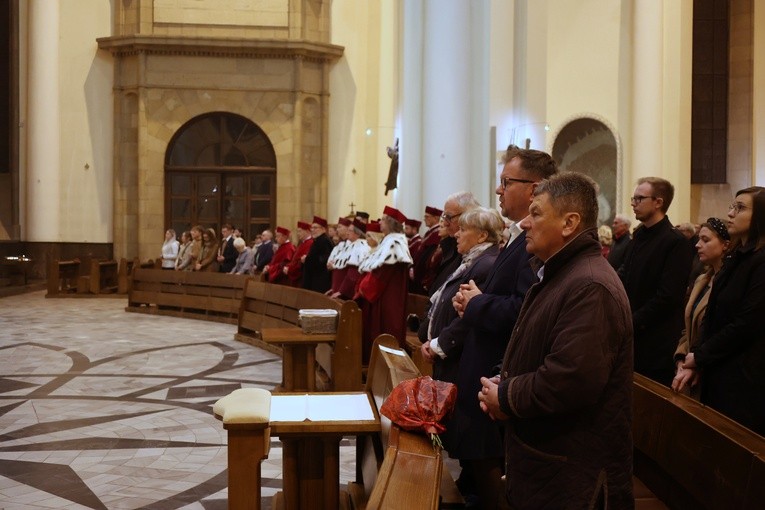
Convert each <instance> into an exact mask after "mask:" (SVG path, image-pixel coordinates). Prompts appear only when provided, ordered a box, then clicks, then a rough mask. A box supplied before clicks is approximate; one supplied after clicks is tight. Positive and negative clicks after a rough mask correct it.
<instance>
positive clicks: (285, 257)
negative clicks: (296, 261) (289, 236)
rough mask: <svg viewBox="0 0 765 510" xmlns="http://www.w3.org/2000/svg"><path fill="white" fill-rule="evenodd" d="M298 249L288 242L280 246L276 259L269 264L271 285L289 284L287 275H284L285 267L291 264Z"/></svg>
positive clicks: (275, 255)
mask: <svg viewBox="0 0 765 510" xmlns="http://www.w3.org/2000/svg"><path fill="white" fill-rule="evenodd" d="M296 251H297V249H296V248H295V245H294V244H292V243H291V242H289V241H287V242H285V243H283V244H282V245H280V246H279V249H278V250H276V253H274V257H273V258H272V259H271V262H269V264H268V281H269V282H271V283H287V275H286V274H284V266H286V265H287V264H289V263H290V261H291V260H292V257H294V256H295V252H296Z"/></svg>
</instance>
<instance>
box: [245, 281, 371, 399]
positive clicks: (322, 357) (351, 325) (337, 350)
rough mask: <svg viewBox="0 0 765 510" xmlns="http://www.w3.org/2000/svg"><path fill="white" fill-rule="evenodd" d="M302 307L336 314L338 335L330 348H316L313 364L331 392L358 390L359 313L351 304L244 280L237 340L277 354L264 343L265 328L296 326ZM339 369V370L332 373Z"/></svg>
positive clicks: (296, 290) (293, 288)
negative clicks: (316, 366)
mask: <svg viewBox="0 0 765 510" xmlns="http://www.w3.org/2000/svg"><path fill="white" fill-rule="evenodd" d="M304 308H318V309H332V310H337V311H338V324H337V333H336V334H335V341H334V343H333V344H332V345H328V344H322V345H318V346H317V347H316V361H317V362H318V364H319V365H320V366H321V367H322V368H323V369H324V371H326V373H327V375H328V377H329V379H330V381H328V383H329V389H331V390H333V391H357V390H360V389H361V388H362V387H363V383H362V377H361V310H359V307H358V305H356V303H355V302H353V301H345V302H342V301H338V300H336V299H332V298H330V297H328V296H325V295H323V294H319V293H317V292H313V291H310V290H306V289H298V288H295V287H288V286H286V285H276V284H272V283H267V282H262V281H258V280H255V279H249V280H247V282H246V284H245V287H244V295H243V297H242V300H241V307H240V309H239V318H238V327H237V333H236V334H235V335H234V338H235V339H236V340H239V341H240V342H245V343H249V344H252V345H255V346H257V347H261V348H263V349H266V350H268V351H270V352H274V353H276V354H282V352H281V349H278V348H276V349H275V348H274V346H273V345H271V344H269V343H266V342H263V340H262V335H261V332H262V330H263V329H265V328H284V327H289V326H293V327H296V326H298V312H299V310H301V309H304ZM335 367H342V370H335V369H334V368H335Z"/></svg>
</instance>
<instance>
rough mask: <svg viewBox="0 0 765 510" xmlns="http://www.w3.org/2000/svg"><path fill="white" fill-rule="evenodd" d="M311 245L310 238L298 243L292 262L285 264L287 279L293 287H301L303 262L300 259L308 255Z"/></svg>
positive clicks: (311, 240)
mask: <svg viewBox="0 0 765 510" xmlns="http://www.w3.org/2000/svg"><path fill="white" fill-rule="evenodd" d="M312 244H313V238H312V237H309V238H308V239H304V240H303V241H300V244H299V245H298V247H297V249H296V250H295V254H294V255H293V256H292V260H290V262H289V264H287V279H288V280H289V284H290V285H292V286H293V287H302V285H303V262H302V261H301V259H302V258H303V255H308V250H310V249H311V245H312Z"/></svg>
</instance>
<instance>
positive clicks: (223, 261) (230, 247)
mask: <svg viewBox="0 0 765 510" xmlns="http://www.w3.org/2000/svg"><path fill="white" fill-rule="evenodd" d="M220 234H221V238H222V241H221V247H220V251H219V252H218V271H220V272H221V273H230V272H231V270H232V269H234V266H235V265H236V259H237V258H238V257H239V252H238V251H236V248H234V229H233V227H232V226H231V225H229V224H228V223H226V224H225V225H223V226H222V227H221V228H220Z"/></svg>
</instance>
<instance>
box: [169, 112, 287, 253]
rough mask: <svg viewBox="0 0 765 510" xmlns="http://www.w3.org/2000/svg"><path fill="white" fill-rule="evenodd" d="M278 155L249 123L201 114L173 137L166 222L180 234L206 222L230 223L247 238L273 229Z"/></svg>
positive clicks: (238, 118)
mask: <svg viewBox="0 0 765 510" xmlns="http://www.w3.org/2000/svg"><path fill="white" fill-rule="evenodd" d="M275 219H276V154H275V152H274V148H273V145H272V144H271V141H270V140H269V139H268V137H267V136H266V134H265V133H264V132H263V130H262V129H260V128H259V127H258V126H257V125H256V124H255V123H253V122H252V121H250V120H249V119H247V118H245V117H242V116H240V115H236V114H234V113H228V112H214V113H207V114H204V115H200V116H198V117H195V118H193V119H191V120H190V121H188V122H187V123H186V124H184V125H183V126H182V127H181V128H180V129H179V130H178V132H177V133H176V134H175V135H174V136H173V138H172V140H170V143H169V145H168V148H167V153H166V156H165V224H166V225H170V228H173V229H174V230H175V231H176V232H177V233H178V235H179V236H180V233H181V232H183V231H184V230H188V229H190V228H191V227H192V226H194V225H197V224H201V225H203V226H204V227H212V228H214V229H215V231H216V232H220V227H221V225H223V224H225V223H230V224H232V225H234V226H235V227H237V228H239V229H241V230H242V235H243V236H244V237H245V239H247V240H251V239H254V237H255V235H256V234H258V233H260V232H261V231H263V229H265V228H270V227H271V226H272V225H274V223H275Z"/></svg>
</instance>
